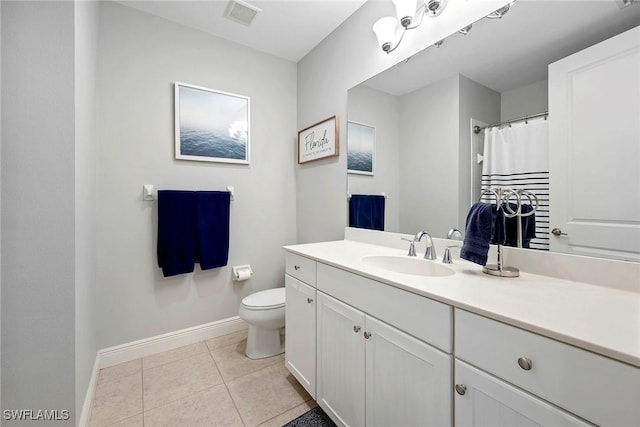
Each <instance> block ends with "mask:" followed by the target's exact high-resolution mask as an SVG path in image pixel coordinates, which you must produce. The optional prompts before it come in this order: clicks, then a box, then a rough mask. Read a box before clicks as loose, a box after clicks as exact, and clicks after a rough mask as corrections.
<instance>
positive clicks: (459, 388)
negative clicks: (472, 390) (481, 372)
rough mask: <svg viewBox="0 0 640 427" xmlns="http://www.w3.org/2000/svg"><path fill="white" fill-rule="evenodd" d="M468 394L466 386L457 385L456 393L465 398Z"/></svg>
mask: <svg viewBox="0 0 640 427" xmlns="http://www.w3.org/2000/svg"><path fill="white" fill-rule="evenodd" d="M466 392H467V386H466V385H464V384H456V393H458V394H459V395H460V396H464V395H465V393H466Z"/></svg>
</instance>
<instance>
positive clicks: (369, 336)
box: [364, 331, 371, 340]
mask: <svg viewBox="0 0 640 427" xmlns="http://www.w3.org/2000/svg"><path fill="white" fill-rule="evenodd" d="M369 338H371V333H370V332H367V331H365V332H364V339H365V340H368V339H369Z"/></svg>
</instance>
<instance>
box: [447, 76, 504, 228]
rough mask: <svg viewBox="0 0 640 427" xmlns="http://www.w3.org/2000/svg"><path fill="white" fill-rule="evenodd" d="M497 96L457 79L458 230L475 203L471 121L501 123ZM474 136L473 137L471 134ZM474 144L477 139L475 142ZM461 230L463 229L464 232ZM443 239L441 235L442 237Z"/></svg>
mask: <svg viewBox="0 0 640 427" xmlns="http://www.w3.org/2000/svg"><path fill="white" fill-rule="evenodd" d="M500 99H501V98H500V94H499V93H498V92H496V91H494V90H492V89H489V88H488V87H486V86H484V85H481V84H480V83H478V82H476V81H474V80H471V79H469V78H467V77H465V76H463V75H461V76H460V100H459V105H460V108H459V120H458V126H459V131H458V134H459V137H458V138H459V139H458V140H459V147H458V151H459V157H458V158H459V163H458V169H459V174H458V180H459V183H460V186H459V189H458V224H457V228H458V229H460V230H463V228H464V227H465V224H466V219H467V213H468V212H469V208H470V207H471V205H472V204H473V203H475V202H476V201H477V200H474V199H472V197H471V192H472V190H471V173H472V170H477V169H476V168H480V169H482V167H481V166H479V165H478V163H477V161H476V159H475V158H473V157H475V156H472V154H471V153H472V151H473V150H472V146H471V144H472V129H471V119H475V120H480V121H482V122H484V123H496V122H497V121H499V120H500ZM473 136H475V135H473ZM475 141H476V142H477V139H475ZM463 231H464V230H463ZM442 236H444V234H442Z"/></svg>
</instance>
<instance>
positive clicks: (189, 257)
mask: <svg viewBox="0 0 640 427" xmlns="http://www.w3.org/2000/svg"><path fill="white" fill-rule="evenodd" d="M196 226H197V225H196V196H195V193H194V192H193V191H177V190H160V191H158V248H157V249H158V265H159V266H160V267H161V268H162V273H163V274H164V277H169V276H175V275H178V274H184V273H191V272H192V271H193V268H194V264H195V260H196Z"/></svg>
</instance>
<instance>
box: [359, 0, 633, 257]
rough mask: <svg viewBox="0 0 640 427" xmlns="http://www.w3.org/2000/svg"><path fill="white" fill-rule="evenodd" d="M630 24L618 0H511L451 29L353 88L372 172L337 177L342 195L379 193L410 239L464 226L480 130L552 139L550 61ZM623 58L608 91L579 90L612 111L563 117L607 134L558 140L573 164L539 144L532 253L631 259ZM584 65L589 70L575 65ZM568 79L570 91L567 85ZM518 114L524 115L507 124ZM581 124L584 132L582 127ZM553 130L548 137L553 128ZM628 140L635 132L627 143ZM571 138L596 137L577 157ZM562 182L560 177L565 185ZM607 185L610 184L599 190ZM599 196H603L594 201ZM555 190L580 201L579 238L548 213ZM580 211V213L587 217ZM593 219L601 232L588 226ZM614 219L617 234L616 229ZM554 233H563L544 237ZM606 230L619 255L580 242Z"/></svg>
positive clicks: (629, 114) (396, 228) (395, 226)
mask: <svg viewBox="0 0 640 427" xmlns="http://www.w3.org/2000/svg"><path fill="white" fill-rule="evenodd" d="M639 25H640V4H631V5H629V6H624V2H622V1H616V0H598V1H575V0H571V1H569V0H567V1H524V0H520V1H517V2H515V3H514V4H512V5H511V8H510V10H509V11H508V13H507V14H505V15H504V16H503V17H502V18H501V19H489V18H483V19H481V20H479V21H478V22H475V23H474V24H473V26H472V27H471V28H470V29H468V31H467V34H464V33H465V31H461V32H458V33H454V34H452V35H450V36H449V37H447V38H446V39H445V40H444V41H443V43H442V44H441V45H440V46H432V47H429V48H427V49H425V50H424V51H422V52H421V53H419V54H416V55H414V56H413V57H411V58H408V59H407V60H405V61H402V62H400V63H398V64H397V65H395V66H394V67H392V68H390V69H388V70H386V71H384V72H383V73H381V74H379V75H377V76H374V77H372V78H371V79H369V80H367V81H365V82H363V83H361V84H360V85H358V86H356V87H354V88H352V89H351V90H349V104H348V121H349V122H352V123H355V124H356V126H358V127H362V126H363V125H364V126H366V127H368V128H370V129H372V134H373V139H374V140H373V143H372V144H373V147H374V148H373V149H371V148H370V149H368V150H369V151H370V152H372V153H373V154H374V155H373V156H372V157H373V166H372V168H371V169H373V173H368V174H362V173H352V172H351V171H349V173H348V174H347V180H348V186H347V188H348V192H349V194H348V197H351V195H356V194H366V195H380V194H384V195H385V196H386V202H385V215H384V218H385V224H384V229H385V231H391V232H399V233H407V234H414V233H416V232H418V231H421V230H427V231H429V232H430V233H431V234H432V235H433V236H434V237H445V236H446V234H447V231H448V230H449V229H450V228H452V227H456V228H459V229H460V230H464V226H465V219H466V215H467V212H468V211H469V208H470V207H471V205H472V204H473V203H474V202H475V201H478V199H479V197H480V192H481V183H482V180H483V177H482V173H483V163H484V160H485V159H484V158H483V157H482V156H483V155H484V154H486V153H484V141H485V135H486V132H487V129H484V127H485V126H488V125H494V124H501V123H505V124H504V125H502V126H499V127H497V128H496V129H504V128H505V127H509V125H508V124H506V123H508V122H510V121H511V122H512V127H513V128H517V127H518V126H527V125H529V124H534V123H536V122H537V121H540V122H547V125H548V127H549V132H550V133H552V130H553V129H552V127H553V126H555V128H554V129H556V128H557V127H558V126H560V125H561V123H560V122H561V121H563V120H565V118H566V116H567V113H566V111H564V112H563V111H559V110H560V109H561V108H564V109H565V110H566V109H567V108H569V109H571V108H572V107H571V106H569V107H567V106H560V104H561V102H560V101H558V99H560V98H562V97H566V96H564V95H558V94H557V93H556V92H557V86H558V84H557V83H554V82H555V80H558V79H557V78H555V80H554V77H553V76H551V77H550V72H549V69H550V64H554V63H558V62H559V61H561V60H563V59H564V58H567V57H570V56H575V55H574V54H576V53H577V52H581V51H583V50H585V49H587V48H590V47H592V46H594V45H597V44H599V43H601V42H603V41H606V40H609V39H611V38H612V37H615V36H618V35H621V34H623V33H629V32H630V31H631V32H632V31H636V30H634V28H635V27H637V26H639ZM637 30H638V31H640V29H637ZM636 34H639V33H633V34H632V35H631V36H632V38H633V37H636ZM410 36H411V34H410V33H409V34H407V37H410ZM627 38H629V37H627ZM635 43H636V44H637V40H636V41H635ZM605 50H606V49H605ZM627 50H629V49H627ZM632 51H633V52H632V53H631V55H627V56H625V59H624V61H617V62H616V64H615V65H612V66H611V67H609V66H608V65H607V67H609V68H612V70H616V68H615V67H623V68H618V69H617V71H615V73H616V75H618V76H620V75H624V76H630V77H629V78H625V79H622V80H624V81H622V82H620V83H615V84H618V87H614V88H610V87H609V85H610V83H611V82H612V81H613V82H616V81H617V80H618V78H606V77H605V78H603V80H606V81H602V82H601V83H602V84H600V82H599V81H598V80H597V78H596V80H595V82H597V83H595V84H594V80H593V78H591V80H589V82H588V84H587V87H586V89H585V88H583V90H586V91H587V92H588V91H591V90H592V89H593V90H595V93H596V94H595V95H594V94H591V95H590V96H596V97H597V96H600V95H598V94H597V93H598V91H600V92H601V93H602V94H604V95H603V96H606V97H609V98H611V97H618V98H614V102H615V104H616V105H617V104H618V100H620V101H621V105H625V107H624V108H621V110H622V111H620V112H619V114H618V112H616V113H615V114H618V115H617V116H616V117H607V114H609V113H608V112H607V111H604V112H602V111H597V109H596V107H598V104H600V103H599V102H583V103H582V104H581V105H583V106H584V108H582V107H581V110H585V111H584V113H582V112H577V113H576V112H575V111H573V110H577V108H573V110H572V111H571V112H570V113H569V115H571V114H573V115H576V114H578V113H579V114H582V116H580V117H581V119H582V120H583V121H584V120H585V117H591V120H594V119H593V117H600V119H599V120H601V122H598V123H599V126H598V127H599V128H600V129H605V128H606V126H609V127H610V128H611V129H615V131H612V132H610V135H611V138H606V137H605V138H604V139H603V133H605V134H606V132H607V131H606V129H605V130H599V131H597V132H587V130H584V131H583V132H585V135H586V136H584V135H582V134H579V132H575V131H574V134H572V136H571V138H569V137H567V138H565V139H572V141H573V148H572V149H573V150H574V152H575V153H578V157H579V160H576V159H575V158H574V159H573V163H571V162H570V161H569V160H567V159H557V158H556V159H553V158H552V157H553V156H554V153H557V152H558V147H550V148H548V150H549V152H550V153H551V154H548V153H546V154H544V155H543V157H544V156H546V157H545V159H548V161H549V162H550V166H548V167H550V169H551V171H550V172H549V173H548V175H547V181H546V186H547V189H546V190H544V189H539V190H540V201H539V202H540V206H541V209H540V212H539V213H538V216H537V217H536V221H537V222H538V225H539V226H540V225H541V224H542V229H541V231H542V233H538V237H542V239H539V240H540V242H541V245H539V246H538V247H536V249H545V250H546V249H550V250H552V251H562V252H567V253H573V254H579V255H591V256H598V257H609V258H617V259H625V260H632V261H640V172H639V171H638V170H639V169H640V167H639V166H638V164H639V161H640V139H637V135H640V130H639V129H640V124H639V122H640V120H638V111H640V84H639V83H638V82H639V81H640V77H638V76H639V75H640V49H638V48H635V50H633V49H632ZM625 52H626V51H625ZM625 55H626V53H625ZM618 56H621V55H618ZM622 56H624V55H622ZM592 62H593V61H592ZM596 62H597V61H596ZM600 62H602V61H600ZM594 63H595V62H594ZM598 63H599V62H598ZM606 63H607V64H608V62H606ZM553 67H554V66H551V68H552V69H553ZM576 67H579V66H578V65H576ZM556 68H558V67H556ZM586 68H593V66H592V65H590V66H589V67H586V66H583V67H582V68H581V69H586ZM612 70H609V71H608V72H613V71H612ZM563 72H564V71H563ZM566 73H567V75H574V74H576V73H575V72H574V71H567V72H566ZM571 73H573V74H571ZM634 73H635V74H634ZM604 75H605V76H606V74H604ZM550 79H551V83H550ZM560 80H567V79H560ZM572 84H573V85H574V86H573V87H574V88H576V87H578V86H576V85H577V83H575V84H574V83H572ZM550 87H552V88H553V89H549V88H550ZM572 90H573V89H572ZM575 90H576V91H577V90H578V89H575ZM553 91H556V92H553ZM612 93H613V95H611V94H612ZM623 98H624V99H623ZM574 102H577V101H574ZM550 104H551V105H550ZM629 105H630V107H629ZM600 108H601V107H600ZM616 109H617V108H616ZM554 110H555V111H554ZM607 110H612V109H611V108H607ZM547 112H548V115H547ZM611 114H614V113H611ZM536 115H539V117H537V118H536V117H534V116H536ZM527 117H528V118H527ZM572 117H573V116H572ZM521 118H527V119H526V120H518V119H521ZM606 122H608V123H606ZM475 126H478V127H480V128H483V129H482V131H481V132H479V133H475V132H474V131H473V129H474V127H475ZM562 126H564V127H565V128H566V127H567V126H566V125H562ZM590 127H593V126H584V128H590ZM488 129H493V127H491V126H489V127H488ZM621 129H622V130H621ZM545 132H546V131H545ZM554 132H556V135H557V134H558V131H557V129H556V130H555V131H554ZM630 134H631V135H635V136H633V137H632V138H631V139H629V135H630ZM594 135H595V136H594ZM620 135H624V136H623V137H622V138H623V139H624V138H626V144H627V145H626V146H625V147H624V148H623V149H620V148H619V147H618V146H617V145H616V143H617V141H618V140H619V138H618V136H620ZM577 138H581V140H582V139H584V140H589V139H594V138H596V139H595V140H594V141H592V142H585V143H584V144H585V145H584V147H585V148H584V150H583V149H582V148H581V147H579V148H576V141H575V140H576V139H577ZM597 138H600V139H599V140H598V139H597ZM556 139H557V138H556ZM347 144H349V141H347ZM588 144H590V145H588ZM594 147H595V148H594ZM355 149H357V147H356V148H355ZM353 150H354V149H353V148H352V151H353ZM554 150H555V151H554ZM575 153H574V154H575ZM535 155H536V154H533V156H535ZM556 157H557V155H556ZM605 157H606V158H605ZM564 161H567V162H568V163H567V165H569V166H570V167H569V166H568V167H567V168H568V169H570V172H571V173H573V175H572V176H571V177H569V178H563V177H562V176H561V173H560V172H556V173H555V176H554V172H553V171H554V170H556V171H558V170H562V169H567V168H564V167H562V166H560V167H559V166H558V165H562V162H564ZM571 165H573V166H571ZM554 167H555V169H554ZM588 171H591V173H588ZM561 172H562V173H564V172H563V171H561ZM580 174H582V175H580ZM578 176H580V177H582V178H577V177H578ZM562 180H565V181H566V180H571V185H568V184H567V183H566V182H564V181H562ZM611 180H614V181H616V182H611ZM606 181H610V182H609V185H607V184H606ZM532 185H534V184H532ZM549 187H550V188H549ZM567 188H569V190H568V189H567ZM585 188H586V190H585ZM603 189H608V191H607V192H606V194H607V195H606V196H604V197H603V196H602V193H603V192H604V191H603ZM630 189H631V190H632V191H631V192H630V191H629V190H630ZM636 190H637V191H636ZM545 191H546V192H545ZM554 191H555V192H556V193H555V194H556V199H557V194H558V193H559V192H563V194H564V193H567V191H570V192H571V193H567V194H569V197H568V198H573V197H574V195H580V197H581V199H580V200H577V201H574V202H572V203H574V205H575V206H578V205H580V203H582V204H585V205H589V206H588V207H587V208H585V209H586V210H590V211H594V212H595V213H593V214H591V213H590V214H589V215H590V216H589V218H587V219H581V218H578V220H577V221H573V223H577V222H580V221H582V222H583V223H585V224H587V225H588V226H589V227H591V228H589V227H587V229H586V231H585V230H583V229H579V228H576V227H574V225H571V224H570V225H566V224H559V223H557V224H554V219H553V218H554V217H553V215H554V208H555V207H554V206H553V196H549V193H553V192H554ZM633 193H636V194H633ZM576 197H577V196H576ZM550 199H551V201H552V202H551V205H549V200H550ZM564 199H567V197H563V200H564ZM622 200H624V202H622ZM614 203H615V205H612V204H614ZM558 204H559V203H558ZM575 206H573V207H571V208H570V209H569V210H571V209H573V210H574V211H576V212H577V211H580V212H582V211H581V210H580V209H582V208H580V209H578V208H576V207H575ZM562 209H565V210H566V208H559V207H558V208H557V209H556V211H555V212H556V218H557V212H560V211H562ZM615 209H620V210H624V211H626V213H625V214H621V215H617V216H616V215H614V217H615V218H614V222H616V221H617V222H616V226H615V227H614V228H608V229H604V228H601V227H600V225H602V224H605V225H606V224H607V223H611V220H610V218H608V217H606V218H605V217H602V218H604V219H601V215H600V214H601V213H602V212H606V211H608V212H611V211H612V210H615ZM548 211H550V213H549V212H548ZM580 215H582V213H579V214H578V217H580ZM603 215H608V213H605V214H603ZM583 216H584V217H585V218H586V214H585V215H583ZM550 217H551V219H550ZM591 217H594V218H596V219H597V221H592V219H591ZM574 219H575V218H574ZM595 222H598V223H599V224H600V225H598V227H600V228H598V227H595V226H593V224H595ZM618 223H623V224H624V225H625V227H626V228H624V227H623V228H620V227H617V225H618ZM592 226H593V227H592ZM594 227H595V228H594ZM554 228H558V230H556V232H557V233H558V234H559V233H562V234H559V235H558V236H555V235H554V234H552V233H551V230H553V229H554ZM611 230H613V231H611ZM607 233H610V234H611V233H612V236H613V237H612V238H613V239H617V240H619V241H624V242H625V243H623V244H622V246H621V249H620V248H619V249H616V250H609V249H606V248H605V249H602V250H601V249H599V248H598V247H597V246H598V244H597V243H591V242H590V240H589V239H590V238H591V236H592V235H596V234H597V235H605V234H607ZM616 233H617V234H616ZM579 235H583V236H585V237H584V239H582V240H581V242H586V243H575V242H577V241H578V236H579ZM567 236H570V237H569V238H568V237H567ZM567 241H568V242H569V244H568V245H567V244H565V245H564V246H563V245H562V242H567ZM571 242H574V243H571ZM531 247H532V248H533V247H534V246H533V245H532V246H531Z"/></svg>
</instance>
